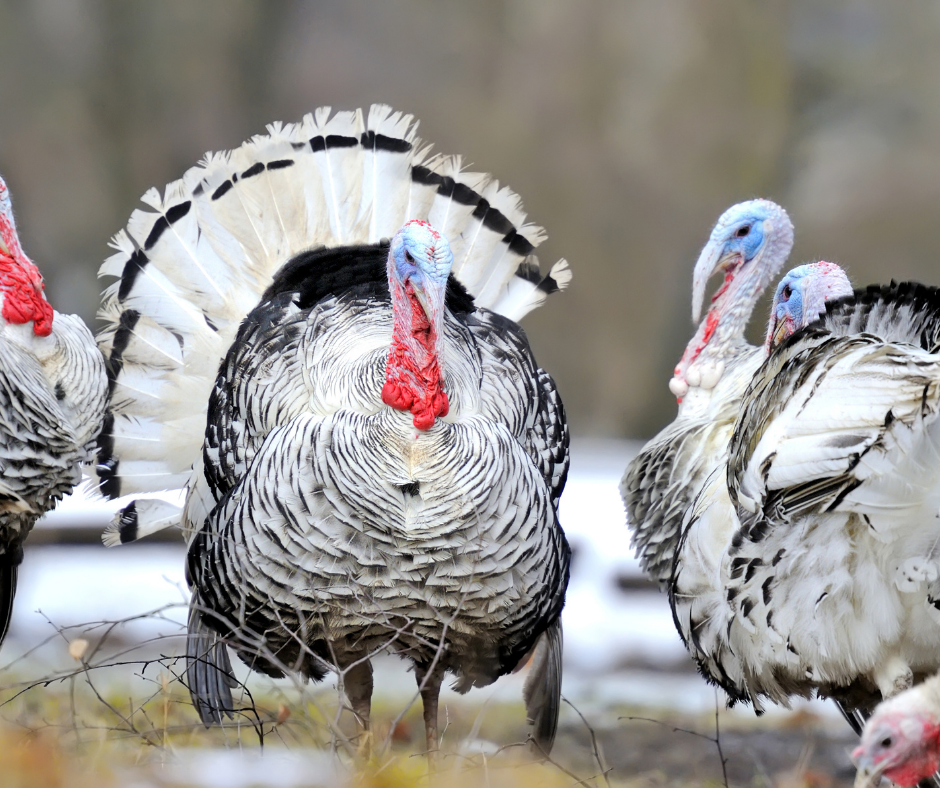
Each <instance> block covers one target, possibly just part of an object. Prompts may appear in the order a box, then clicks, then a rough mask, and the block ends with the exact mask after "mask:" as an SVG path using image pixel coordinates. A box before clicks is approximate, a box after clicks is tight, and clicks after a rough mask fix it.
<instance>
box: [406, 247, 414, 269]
mask: <svg viewBox="0 0 940 788" xmlns="http://www.w3.org/2000/svg"><path fill="white" fill-rule="evenodd" d="M405 259H406V260H407V261H408V262H409V263H411V264H412V265H414V262H415V259H414V258H413V257H412V256H411V252H409V251H408V250H405Z"/></svg>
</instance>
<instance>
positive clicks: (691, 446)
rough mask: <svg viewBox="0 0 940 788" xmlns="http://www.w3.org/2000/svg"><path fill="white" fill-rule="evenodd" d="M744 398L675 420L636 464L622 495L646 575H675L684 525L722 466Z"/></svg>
mask: <svg viewBox="0 0 940 788" xmlns="http://www.w3.org/2000/svg"><path fill="white" fill-rule="evenodd" d="M739 404H740V398H739V397H734V398H731V399H728V400H727V401H725V402H724V404H723V405H722V406H721V407H720V409H719V411H718V413H717V414H716V415H715V416H714V417H712V416H711V415H709V416H708V417H704V416H703V417H700V418H683V419H677V420H676V421H674V422H673V423H672V424H670V425H669V426H668V427H666V429H664V430H663V431H662V432H661V433H660V434H659V435H657V436H656V437H655V438H654V439H653V440H651V441H650V442H649V443H647V444H646V446H644V447H643V449H642V450H641V451H640V453H639V454H637V456H636V457H634V458H633V460H632V461H631V463H630V464H629V465H628V466H627V470H626V472H625V473H624V476H623V480H622V481H621V482H620V494H621V495H622V496H623V500H624V504H625V506H626V510H627V522H628V524H629V526H630V527H631V528H632V529H633V545H634V547H635V549H636V553H637V557H638V558H639V559H640V564H641V566H642V567H643V570H644V571H645V572H646V573H647V574H648V575H649V576H650V577H651V578H653V579H654V580H656V581H658V582H660V583H665V582H667V581H668V580H669V577H670V575H671V573H672V563H673V558H674V556H675V551H676V546H677V545H678V543H679V536H680V533H681V531H682V523H683V520H684V519H685V517H686V513H687V511H688V509H689V507H690V506H691V505H692V502H693V501H694V500H695V497H696V495H697V494H698V493H699V491H700V490H701V489H702V486H703V485H704V484H705V480H706V478H707V477H708V475H709V474H710V473H711V471H712V470H713V469H714V468H715V467H716V465H718V464H719V463H723V462H724V460H725V457H726V455H727V450H728V441H729V440H730V438H731V430H732V426H733V424H734V418H735V416H736V415H737V408H738V405H739Z"/></svg>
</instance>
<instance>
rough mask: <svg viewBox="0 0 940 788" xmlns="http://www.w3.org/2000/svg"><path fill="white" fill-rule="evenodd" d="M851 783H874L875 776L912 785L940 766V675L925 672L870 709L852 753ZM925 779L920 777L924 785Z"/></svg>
mask: <svg viewBox="0 0 940 788" xmlns="http://www.w3.org/2000/svg"><path fill="white" fill-rule="evenodd" d="M852 760H853V761H855V764H856V766H857V767H858V770H859V774H858V777H859V779H858V780H857V781H856V785H858V784H860V783H861V784H864V785H870V786H876V785H878V784H879V782H880V780H881V777H882V776H884V777H887V778H888V779H889V780H891V782H893V783H895V784H897V785H900V786H903V788H913V786H915V785H917V784H918V783H920V782H921V781H923V780H928V779H929V778H934V781H936V773H937V770H938V769H940V676H931V677H930V678H929V679H927V680H926V681H924V682H923V683H921V684H918V685H917V686H916V687H912V688H911V689H908V690H905V691H904V692H902V693H901V694H899V695H895V696H894V697H893V698H890V699H889V700H886V701H883V702H882V703H880V704H879V705H878V707H877V708H876V709H875V712H874V714H872V716H871V719H869V720H868V722H866V723H865V729H864V731H862V741H861V744H859V746H858V747H856V748H855V751H854V752H853V753H852ZM930 784H931V783H925V785H930Z"/></svg>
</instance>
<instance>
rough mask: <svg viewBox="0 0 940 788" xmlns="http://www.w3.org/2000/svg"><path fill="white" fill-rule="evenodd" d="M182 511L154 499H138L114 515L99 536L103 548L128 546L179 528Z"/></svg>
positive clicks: (177, 507)
mask: <svg viewBox="0 0 940 788" xmlns="http://www.w3.org/2000/svg"><path fill="white" fill-rule="evenodd" d="M182 516H183V510H182V509H180V507H179V506H174V505H173V504H171V503H168V502H166V501H161V500H159V499H156V498H139V499H138V500H136V501H131V502H130V503H129V504H128V505H127V506H125V507H124V508H123V509H121V510H120V511H118V513H117V514H115V515H114V517H113V518H112V520H111V522H110V523H109V524H108V526H107V527H106V528H105V529H104V533H102V534H101V541H102V542H104V546H105V547H116V546H117V545H122V544H129V543H131V542H136V541H137V540H138V539H142V538H143V537H145V536H150V534H153V533H156V532H157V531H162V530H163V529H164V528H171V527H173V526H180V524H181V521H182Z"/></svg>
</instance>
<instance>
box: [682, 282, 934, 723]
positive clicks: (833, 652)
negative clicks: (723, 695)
mask: <svg viewBox="0 0 940 788" xmlns="http://www.w3.org/2000/svg"><path fill="white" fill-rule="evenodd" d="M771 330H772V331H773V330H774V328H773V327H772V328H771ZM938 337H940V294H938V292H937V291H936V289H934V288H927V287H924V286H922V285H917V284H911V283H904V284H900V285H897V284H892V285H889V286H885V287H879V286H875V287H870V288H868V289H867V290H858V291H855V293H854V294H853V295H851V296H848V297H845V298H841V299H838V300H835V301H831V302H829V303H828V304H827V307H826V312H825V314H824V315H823V316H822V318H821V319H820V321H819V322H817V323H815V324H813V325H811V326H810V327H808V328H806V329H804V330H802V331H798V332H797V333H796V334H794V336H792V337H791V338H790V339H788V340H787V341H785V342H783V344H781V345H780V346H779V347H778V348H777V349H776V350H775V351H774V352H773V353H772V354H771V356H770V357H769V358H768V360H767V362H766V363H765V365H764V366H763V367H762V368H761V369H760V370H759V371H758V373H757V374H756V375H755V378H754V380H753V382H752V384H751V386H750V387H749V389H748V392H747V394H746V395H745V398H744V406H743V408H742V411H741V415H740V417H739V419H738V422H737V423H736V425H735V430H734V434H733V437H732V441H731V445H730V451H729V460H728V468H727V475H726V476H725V474H724V473H723V472H722V471H718V472H716V473H714V474H713V476H712V477H711V478H710V479H709V482H708V483H707V484H706V486H705V488H704V490H703V492H702V494H701V495H700V497H699V499H698V500H697V502H696V504H695V506H694V507H693V510H692V512H691V515H690V522H689V524H688V527H687V529H686V531H685V534H684V537H683V543H682V545H681V547H680V551H679V555H678V558H677V563H676V570H675V578H674V588H673V599H674V602H675V617H676V623H677V625H678V626H679V628H680V631H682V633H683V636H684V637H685V639H686V642H687V644H688V645H689V648H690V650H691V651H692V653H693V655H694V656H695V657H696V660H697V661H698V663H699V666H700V668H701V669H702V671H703V673H704V674H705V675H706V677H709V678H711V679H712V680H714V681H716V682H718V683H719V684H721V686H722V687H724V689H725V690H726V691H727V692H728V693H729V695H730V696H731V698H732V699H733V700H743V701H748V700H749V701H751V702H753V703H754V705H755V708H757V709H760V708H761V705H762V704H761V698H769V699H770V700H772V701H774V702H776V703H780V704H783V705H787V704H788V701H789V698H790V697H792V696H794V695H797V696H803V697H809V696H811V695H812V694H814V693H817V694H819V695H822V696H828V697H832V698H834V699H836V700H837V702H838V703H839V705H840V708H842V710H843V712H844V713H845V715H846V718H847V719H848V721H849V722H850V724H852V725H853V727H854V728H855V729H856V730H857V731H858V730H860V729H861V725H862V723H863V722H864V719H865V718H866V716H867V715H868V713H869V712H870V710H871V709H872V708H873V707H874V706H875V704H876V703H877V702H878V701H879V700H881V699H882V698H886V697H890V696H892V695H895V694H897V693H898V692H899V691H901V690H903V689H905V688H906V687H909V686H911V683H912V682H913V681H915V680H918V679H919V678H922V677H923V676H924V675H926V674H928V673H931V672H934V671H935V670H937V668H938V667H940V660H938V658H937V653H938V647H940V626H938V624H940V619H938V613H937V609H936V607H935V606H934V604H933V603H934V601H935V600H936V599H937V588H936V582H935V581H936V580H937V577H938V564H937V556H936V554H935V553H936V547H937V542H938V538H940V527H938V525H937V512H938V510H940V462H938V446H937V440H938V430H940V426H938V421H937V418H936V415H937V409H938V407H940V392H938V377H937V376H938V373H940V366H938V364H940V356H938V355H937V350H938V347H940V345H938Z"/></svg>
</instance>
